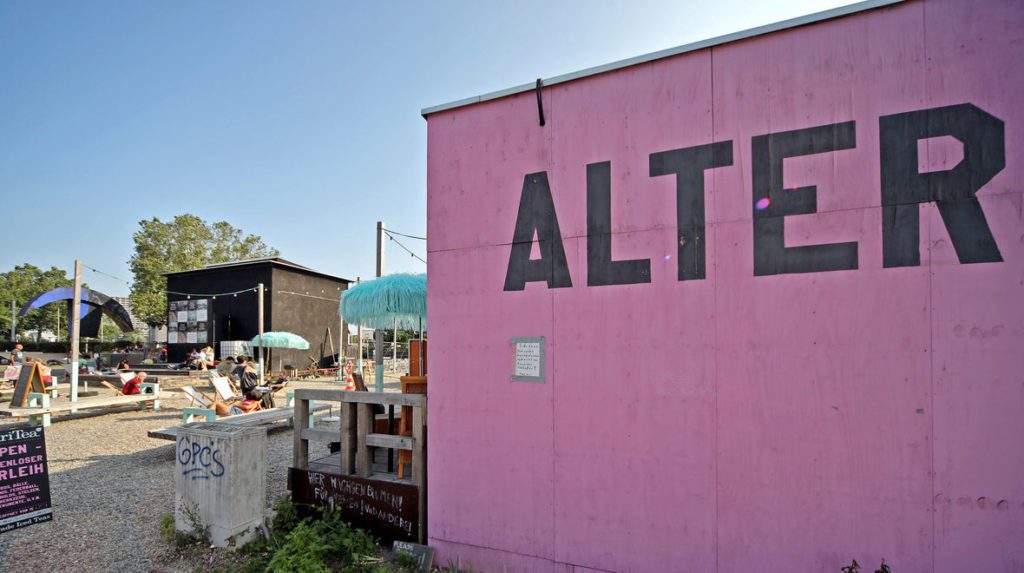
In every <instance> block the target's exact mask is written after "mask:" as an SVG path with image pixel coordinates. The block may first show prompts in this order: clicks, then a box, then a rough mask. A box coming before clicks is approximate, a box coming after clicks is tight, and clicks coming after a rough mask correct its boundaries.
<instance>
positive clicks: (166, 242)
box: [0, 215, 278, 340]
mask: <svg viewBox="0 0 1024 573" xmlns="http://www.w3.org/2000/svg"><path fill="white" fill-rule="evenodd" d="M132 240H133V241H134V243H135V250H134V253H133V254H132V257H131V259H130V260H129V261H128V263H129V265H130V266H131V271H132V275H133V277H134V280H133V281H132V284H131V292H130V294H129V301H130V302H131V305H132V313H133V314H134V315H135V317H136V318H138V319H140V320H142V321H143V322H145V323H146V324H148V325H150V326H151V327H154V328H155V327H160V326H163V325H164V324H165V323H166V322H167V295H166V291H167V278H166V277H164V273H170V272H176V271H185V270H190V269H195V268H199V267H203V266H206V265H211V264H216V263H226V262H230V261H239V260H244V259H252V258H258V257H274V256H277V255H278V251H277V249H274V248H271V247H269V246H267V245H266V244H265V243H264V242H263V239H261V238H260V237H259V236H257V235H252V234H246V233H245V232H244V231H242V230H241V229H238V228H236V227H234V226H232V225H231V224H229V223H227V222H225V221H218V222H215V223H207V222H206V221H204V220H203V219H201V218H200V217H197V216H195V215H178V216H177V217H174V219H172V220H170V221H161V220H160V219H159V218H157V217H153V218H152V219H148V220H143V221H139V229H138V230H137V231H136V232H135V234H134V235H132ZM82 258H83V259H88V255H83V256H82ZM72 284H73V279H72V278H71V277H69V276H68V273H67V272H66V271H64V270H63V269H59V268H57V267H51V268H50V269H49V270H46V271H44V270H42V269H40V268H39V267H36V266H35V265H32V264H30V263H25V264H23V265H18V266H16V267H14V269H13V270H10V271H7V272H5V273H0V327H2V329H3V330H2V332H3V333H7V332H9V331H10V328H11V315H10V309H11V302H12V301H13V302H14V303H15V307H16V308H17V310H19V311H20V310H21V307H22V306H23V305H24V304H25V303H27V302H28V301H29V300H31V299H33V298H35V297H36V296H37V295H39V294H40V293H43V292H46V291H48V290H51V289H54V288H57V287H62V286H72ZM107 294H110V295H114V294H118V293H107ZM66 323H67V304H66V303H56V304H51V305H48V306H47V307H45V308H42V309H36V310H32V311H30V312H29V313H28V314H26V315H25V316H24V317H23V318H20V319H18V324H17V328H18V331H22V332H23V331H25V330H35V331H36V333H37V340H38V334H39V333H41V332H42V331H44V330H49V331H51V332H54V333H56V332H58V330H59V331H60V332H61V333H66V332H67V330H66V329H67V324H66ZM104 326H107V325H104Z"/></svg>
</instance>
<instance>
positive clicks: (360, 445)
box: [356, 404, 374, 478]
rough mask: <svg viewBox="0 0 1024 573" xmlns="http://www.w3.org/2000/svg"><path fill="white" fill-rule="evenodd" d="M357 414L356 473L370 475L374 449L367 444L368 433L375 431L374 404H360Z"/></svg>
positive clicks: (360, 475)
mask: <svg viewBox="0 0 1024 573" xmlns="http://www.w3.org/2000/svg"><path fill="white" fill-rule="evenodd" d="M357 412H358V413H357V415H356V475H358V476H359V477H364V478H365V477H370V474H372V473H373V449H372V448H371V447H370V446H367V445H366V435H367V434H371V433H373V422H374V420H373V404H359V405H358V406H357Z"/></svg>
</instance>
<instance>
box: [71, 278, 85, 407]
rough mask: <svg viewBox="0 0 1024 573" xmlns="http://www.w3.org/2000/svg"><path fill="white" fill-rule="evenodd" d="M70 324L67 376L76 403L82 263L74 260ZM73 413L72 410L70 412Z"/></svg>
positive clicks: (80, 330) (72, 399)
mask: <svg viewBox="0 0 1024 573" xmlns="http://www.w3.org/2000/svg"><path fill="white" fill-rule="evenodd" d="M71 296H72V299H71V322H70V323H68V332H70V333H71V362H70V363H69V364H68V368H70V369H71V375H70V376H69V378H70V382H71V401H72V402H77V401H78V339H79V338H80V337H81V335H82V328H81V324H80V323H81V320H82V261H80V260H78V259H75V288H74V291H73V292H72V294H71ZM72 412H74V410H72Z"/></svg>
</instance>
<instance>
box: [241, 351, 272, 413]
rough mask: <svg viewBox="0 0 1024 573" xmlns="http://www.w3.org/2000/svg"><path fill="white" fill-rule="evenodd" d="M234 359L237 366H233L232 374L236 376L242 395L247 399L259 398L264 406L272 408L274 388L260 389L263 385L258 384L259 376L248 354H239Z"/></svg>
mask: <svg viewBox="0 0 1024 573" xmlns="http://www.w3.org/2000/svg"><path fill="white" fill-rule="evenodd" d="M236 361H237V362H238V366H237V367H235V370H234V371H233V374H234V375H235V376H237V378H238V386H239V388H241V390H242V395H243V396H245V398H246V399H247V400H259V401H260V403H261V404H262V405H263V407H264V408H273V407H274V396H273V392H274V388H273V387H270V388H267V389H266V390H264V389H262V388H264V387H261V386H260V385H259V383H260V376H259V374H258V373H257V372H256V369H255V368H253V366H252V362H251V361H250V360H249V357H248V356H239V357H238V358H237V359H236Z"/></svg>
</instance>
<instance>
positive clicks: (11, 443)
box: [0, 424, 53, 533]
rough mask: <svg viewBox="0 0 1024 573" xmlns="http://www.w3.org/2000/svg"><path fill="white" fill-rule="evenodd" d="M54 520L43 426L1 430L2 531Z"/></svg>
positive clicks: (0, 515)
mask: <svg viewBox="0 0 1024 573" xmlns="http://www.w3.org/2000/svg"><path fill="white" fill-rule="evenodd" d="M51 519H53V509H51V508H50V476H49V469H48V467H47V465H46V439H45V436H44V434H43V427H42V426H34V425H31V424H21V425H18V426H7V427H6V428H5V429H4V430H3V431H0V533H4V532H7V531H10V530H12V529H19V528H22V527H27V526H29V525H35V524H36V523H42V522H44V521H50V520H51Z"/></svg>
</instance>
